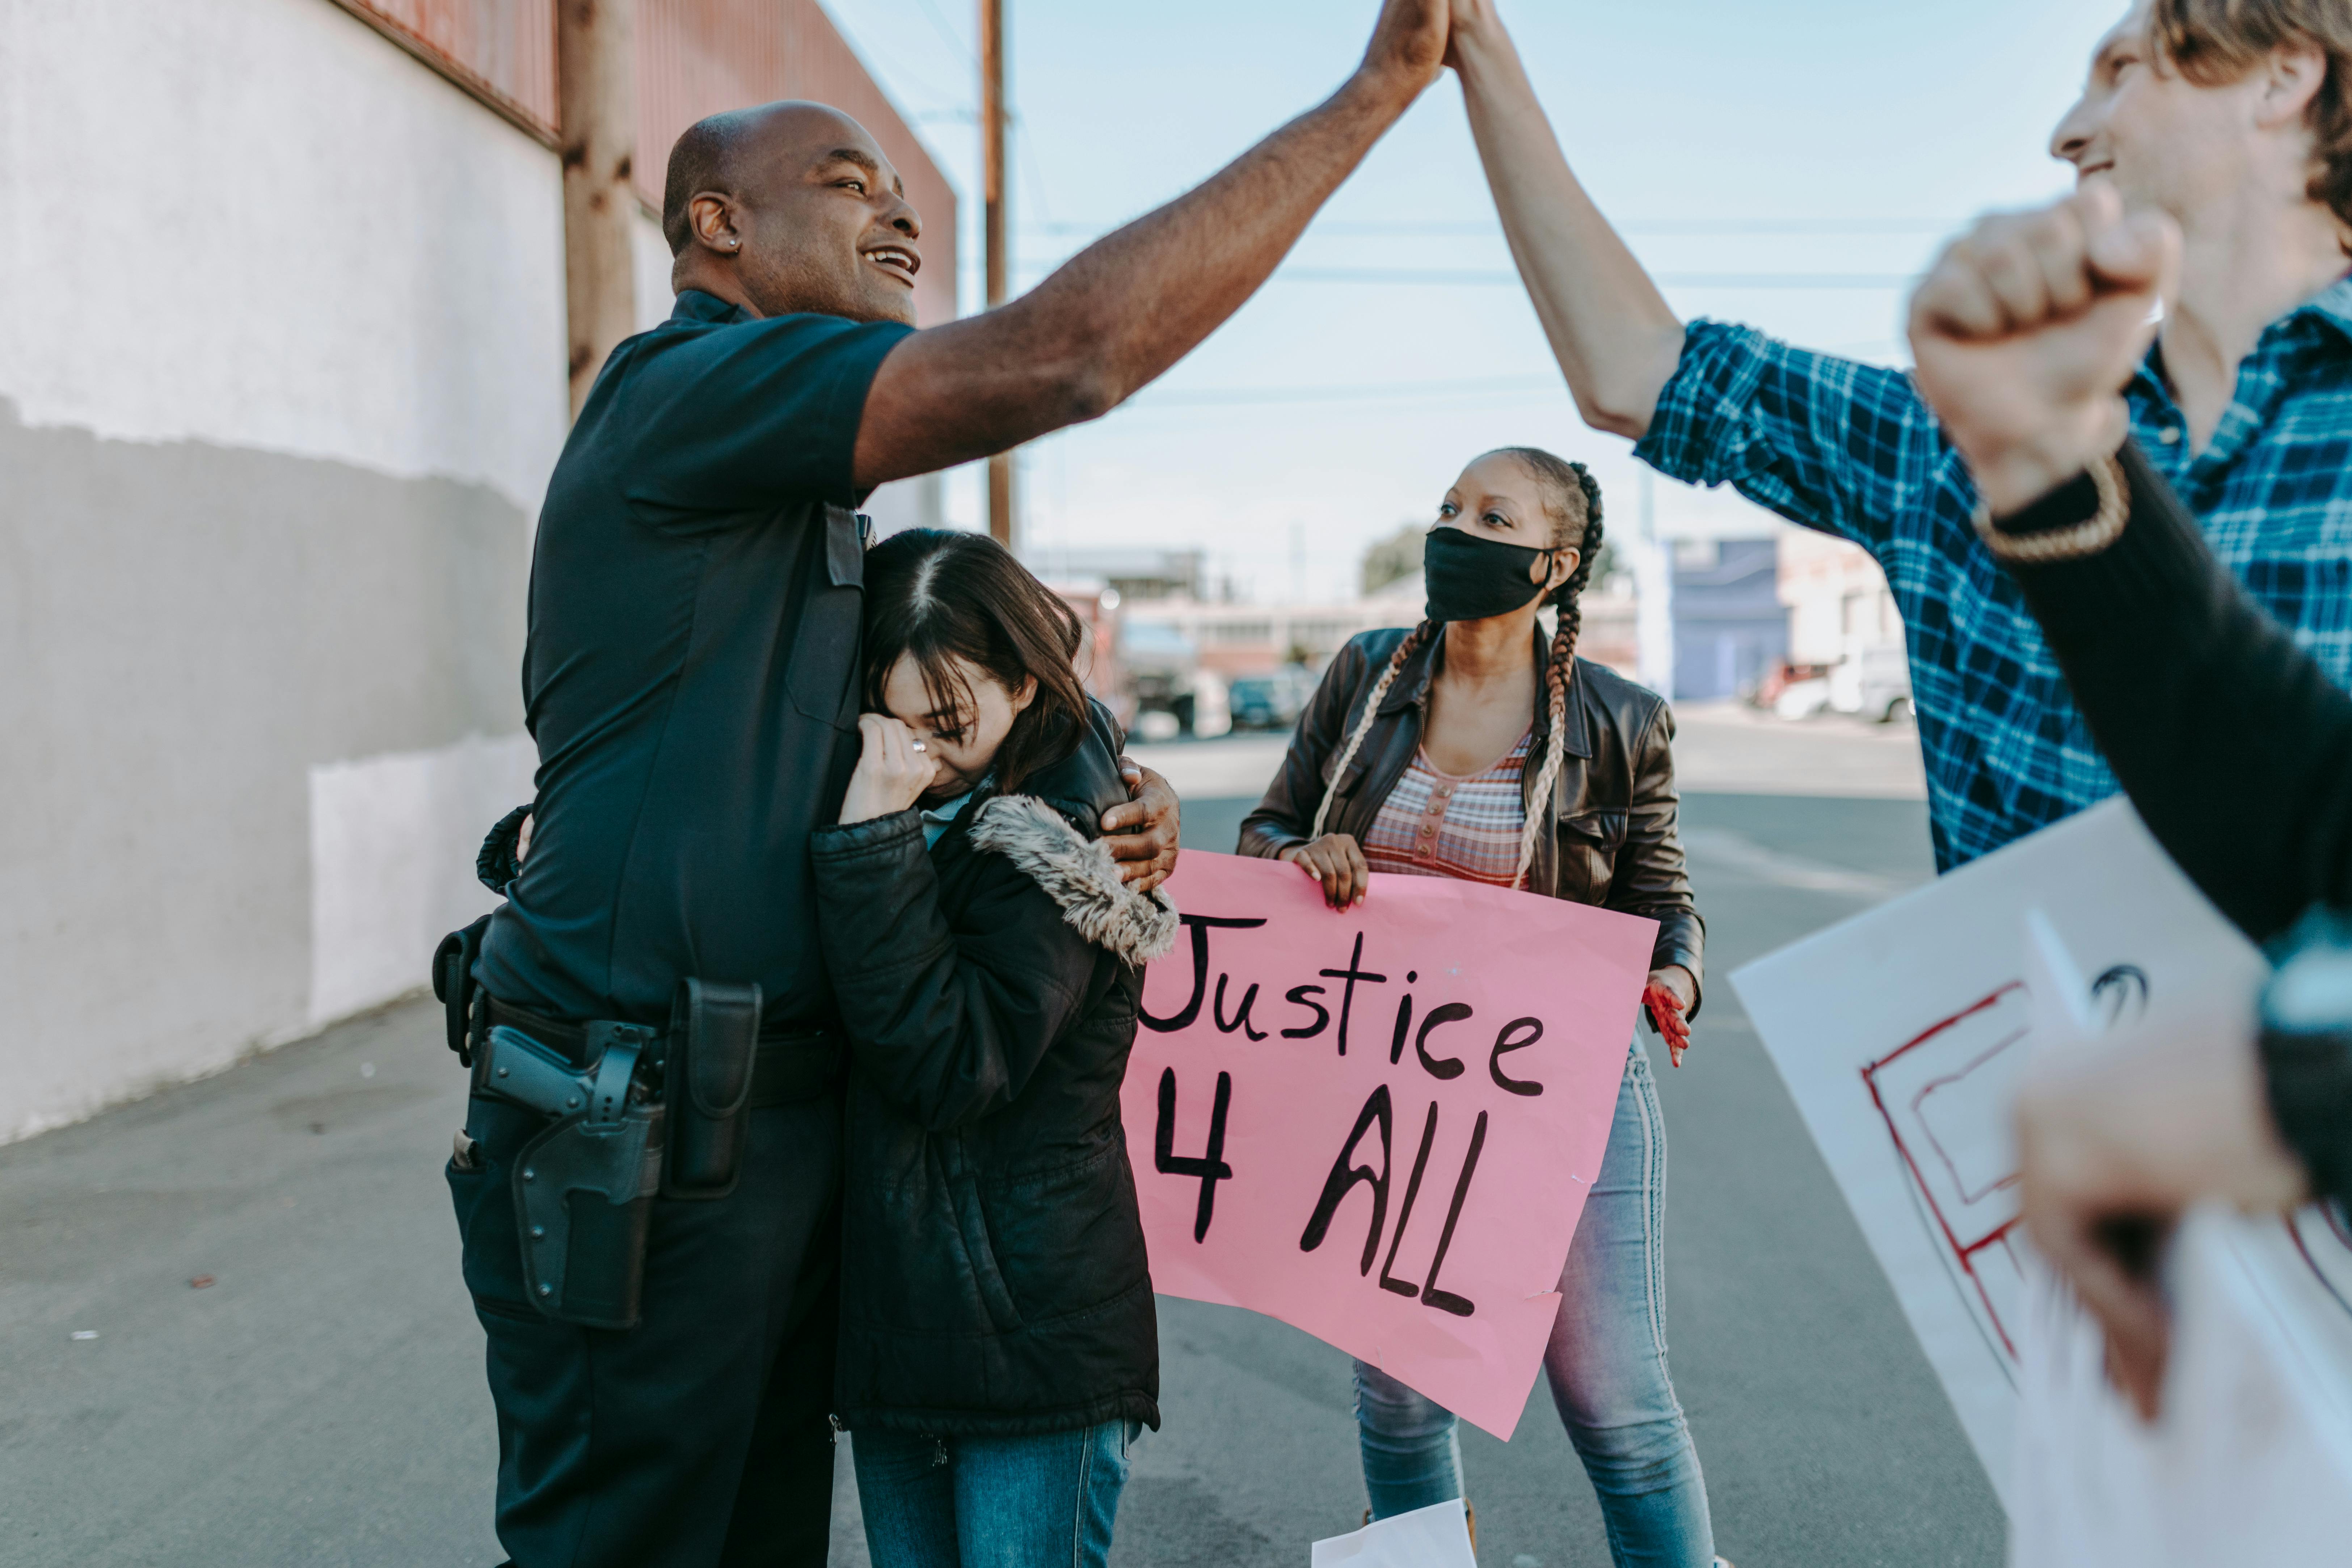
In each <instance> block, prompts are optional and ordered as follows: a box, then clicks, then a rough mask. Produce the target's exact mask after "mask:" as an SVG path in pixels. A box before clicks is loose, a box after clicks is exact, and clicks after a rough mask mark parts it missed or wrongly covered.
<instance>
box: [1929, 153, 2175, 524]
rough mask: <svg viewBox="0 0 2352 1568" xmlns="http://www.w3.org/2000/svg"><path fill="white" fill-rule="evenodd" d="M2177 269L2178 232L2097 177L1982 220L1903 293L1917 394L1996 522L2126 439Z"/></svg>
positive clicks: (2169, 220) (2120, 444)
mask: <svg viewBox="0 0 2352 1568" xmlns="http://www.w3.org/2000/svg"><path fill="white" fill-rule="evenodd" d="M2179 270H2180V231H2179V229H2178V228H2177V227H2175V226H2174V225H2173V223H2172V220H2171V219H2170V218H2168V217H2166V216H2163V215H2161V214H2158V213H2142V214H2136V215H2134V216H2129V217H2126V216H2125V215H2124V210H2123V204H2122V202H2121V201H2120V200H2119V199H2118V198H2117V197H2116V194H2115V192H2114V191H2113V190H2112V189H2111V188H2109V187H2108V186H2107V184H2105V182H2104V181H2093V182H2092V183H2091V184H2087V185H2085V186H2084V188H2083V189H2082V190H2080V191H2078V192H2076V193H2075V194H2074V195H2071V196H2069V197H2067V198H2066V199H2065V200H2064V201H2062V202H2058V203H2055V204H2053V205H2050V206H2047V207H2044V208H2042V209H2041V210H2040V211H2038V212H2028V213H2008V214H2001V215H1999V216H1993V217H1989V218H1986V219H1984V220H1983V221H1982V222H1980V223H1979V224H1978V225H1977V226H1976V227H1975V228H1974V229H1972V230H1970V231H1969V233H1968V234H1967V235H1965V236H1963V237H1961V238H1959V239H1958V240H1955V241H1954V242H1953V243H1952V245H1951V246H1950V247H1949V248H1948V249H1947V250H1946V251H1945V252H1944V254H1943V256H1942V257H1941V258H1939V259H1938V260H1937V263H1936V265H1935V268H1934V269H1933V270H1931V271H1930V272H1929V273H1928V274H1927V279H1926V281H1924V282H1923V283H1921V284H1920V285H1919V290H1918V292H1917V293H1916V294H1914V295H1913V296H1912V297H1911V353H1912V355H1913V357H1914V359H1915V360H1916V363H1917V367H1918V368H1917V370H1916V372H1915V376H1916V381H1917V383H1918V386H1919V391H1920V393H1921V395H1924V396H1925V397H1926V398H1927V401H1928V403H1929V404H1930V405H1933V406H1934V408H1935V410H1936V413H1937V416H1939V417H1940V418H1941V419H1942V420H1943V424H1944V428H1945V430H1946V432H1947V433H1948V434H1949V435H1950V437H1951V438H1952V444H1953V445H1954V446H1956V447H1958V448H1959V449H1960V455H1961V456H1962V457H1964V458H1967V459H1968V464H1969V471H1970V472H1971V473H1973V474H1974V475H1975V476H1976V481H1977V489H1978V492H1979V494H1980V495H1981V496H1983V498H1984V500H1985V502H1986V504H1987V505H1989V506H1990V508H1991V509H1992V510H1993V511H1994V513H1995V514H1996V515H2000V514H2005V513H2009V512H2013V511H2016V510H2019V509H2020V508H2022V507H2024V506H2025V505H2027V504H2028V503H2029V502H2032V501H2033V500H2038V499H2039V498H2041V497H2042V496H2043V495H2046V494H2048V493H2049V492H2050V491H2051V490H2053V489H2056V488H2057V487H2058V486H2060V485H2062V484H2064V483H2065V482H2066V481H2068V480H2069V479H2073V478H2074V476H2076V475H2077V474H2080V473H2081V472H2082V471H2083V470H2084V468H2088V467H2090V465H2091V464H2093V463H2095V462H2096V461H2097V460H2098V459H2100V458H2105V457H2107V456H2109V455H2110V454H2112V453H2113V452H2114V451H2115V449H2116V447H2120V446H2122V445H2123V440H2124V436H2125V434H2126V431H2127V430H2128V429H2129V427H2130V426H2129V423H2128V416H2127V415H2126V412H2125V409H2124V403H2123V397H2122V392H2123V388H2124V385H2125V384H2126V383H2127V382H2128V381H2129V380H2130V379H2131V375H2132V372H2133V370H2134V369H2135V367H2137V365H2138V363H2139V362H2140V358H2141V356H2142V355H2143V354H2145V353H2147V345H2148V342H2149V341H2150V340H2151V339H2152V338H2153V337H2154V335H2155V332H2156V324H2157V319H2158V310H2159V309H2160V307H2161V306H2162V304H2163V303H2164V302H2165V301H2167V300H2169V299H2170V298H2171V297H2172V293H2173V289H2174V287H2175V282H2176V279H2178V277H2179Z"/></svg>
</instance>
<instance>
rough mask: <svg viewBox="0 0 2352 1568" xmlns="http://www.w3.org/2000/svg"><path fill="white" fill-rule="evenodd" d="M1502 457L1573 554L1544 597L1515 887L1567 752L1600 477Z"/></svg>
mask: <svg viewBox="0 0 2352 1568" xmlns="http://www.w3.org/2000/svg"><path fill="white" fill-rule="evenodd" d="M1502 455H1503V456H1505V457H1509V458H1517V459H1518V460H1519V462H1520V463H1521V464H1523V465H1524V466H1525V467H1526V468H1527V470H1528V473H1530V474H1532V475H1534V476H1535V479H1536V482H1537V483H1538V485H1540V486H1541V487H1542V489H1543V492H1544V511H1545V513H1546V515H1548V516H1549V518H1550V519H1551V542H1552V547H1553V548H1554V549H1556V550H1557V549H1573V550H1574V551H1576V552H1577V557H1576V570H1575V571H1573V572H1571V573H1570V574H1568V581H1566V582H1565V583H1562V584H1560V585H1559V587H1558V588H1557V589H1555V590H1554V591H1553V593H1552V595H1551V600H1550V603H1551V605H1552V609H1553V611H1554V612H1555V614H1556V615H1557V616H1558V618H1559V625H1558V626H1556V627H1555V628H1554V629H1553V632H1552V634H1551V657H1550V658H1549V659H1548V660H1547V661H1546V662H1545V666H1544V718H1545V721H1546V730H1547V733H1546V735H1545V738H1544V761H1543V771H1542V772H1540V773H1538V774H1536V787H1535V788H1534V789H1533V790H1531V791H1529V792H1528V800H1529V801H1530V802H1531V803H1533V804H1532V805H1530V806H1529V807H1528V822H1527V826H1526V828H1525V829H1524V830H1523V831H1522V833H1521V835H1520V837H1519V869H1518V874H1517V876H1515V877H1513V878H1512V879H1511V886H1512V887H1514V888H1517V887H1520V886H1523V885H1524V884H1525V883H1526V881H1527V879H1528V867H1529V866H1531V865H1533V864H1534V863H1535V858H1536V842H1537V837H1538V835H1539V834H1541V833H1542V832H1543V831H1544V829H1545V827H1546V826H1548V825H1549V823H1550V820H1551V805H1550V802H1551V792H1552V789H1553V787H1554V786H1555V785H1557V784H1559V770H1560V766H1561V763H1562V761H1563V759H1565V758H1566V756H1567V754H1568V682H1569V677H1570V674H1571V673H1572V672H1573V671H1574V669H1575V666H1576V637H1577V634H1578V633H1579V632H1580V631H1581V630H1583V627H1584V608H1583V605H1582V603H1581V596H1582V595H1583V593H1584V585H1585V584H1587V583H1589V582H1591V580H1592V563H1593V561H1594V560H1595V558H1597V557H1598V556H1599V555H1600V553H1601V481H1600V480H1598V479H1594V478H1593V477H1592V470H1591V469H1590V468H1586V467H1585V466H1584V465H1583V464H1582V463H1571V462H1570V461H1569V460H1568V459H1567V458H1557V457H1554V456H1553V455H1552V454H1551V453H1549V452H1547V451H1545V450H1544V449H1543V448H1541V447H1504V448H1503V449H1502Z"/></svg>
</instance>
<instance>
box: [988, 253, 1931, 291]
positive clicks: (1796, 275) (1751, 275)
mask: <svg viewBox="0 0 2352 1568" xmlns="http://www.w3.org/2000/svg"><path fill="white" fill-rule="evenodd" d="M1066 259H1067V258H1062V259H1061V260H1052V261H1047V260H1043V259H1035V258H1024V259H1023V261H1022V263H1021V268H1022V270H1023V271H1024V272H1027V273H1029V274H1031V275H1032V276H1037V275H1041V274H1043V273H1045V272H1049V271H1051V270H1052V269H1053V268H1056V267H1059V266H1061V265H1062V260H1066ZM1650 277H1651V280H1652V281H1653V282H1654V283H1656V284H1657V285H1658V286H1659V287H1661V288H1664V289H1822V290H1827V291H1832V292H1834V291H1839V290H1847V291H1853V290H1870V289H1889V290H1899V289H1908V288H1910V287H1911V286H1912V285H1913V284H1914V283H1916V282H1917V281H1918V280H1919V274H1916V273H1910V272H1654V273H1652V274H1651V275H1650ZM1269 281H1272V282H1276V283H1372V284H1391V285H1403V286H1408V287H1411V286H1424V287H1437V288H1462V287H1468V288H1502V287H1506V286H1508V287H1511V288H1517V287H1519V286H1521V280H1520V278H1519V275H1518V274H1517V272H1512V271H1503V270H1497V269H1494V268H1454V267H1284V268H1279V269H1278V270H1277V271H1276V273H1275V274H1274V276H1273V278H1272V279H1269Z"/></svg>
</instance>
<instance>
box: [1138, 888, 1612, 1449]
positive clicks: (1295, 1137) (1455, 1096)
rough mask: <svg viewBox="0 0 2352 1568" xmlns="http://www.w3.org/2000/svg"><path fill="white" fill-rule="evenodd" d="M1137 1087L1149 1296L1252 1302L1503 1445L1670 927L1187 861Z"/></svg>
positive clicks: (1150, 993)
mask: <svg viewBox="0 0 2352 1568" xmlns="http://www.w3.org/2000/svg"><path fill="white" fill-rule="evenodd" d="M1169 891H1170V894H1171V897H1172V898H1173V899H1174V900H1175V902H1176V907H1177V908H1178V909H1180V910H1182V911H1183V914H1184V937H1183V939H1182V940H1181V941H1180V942H1178V944H1177V948H1176V951H1175V952H1172V953H1171V954H1170V955H1169V956H1168V957H1166V958H1164V959H1162V960H1160V962H1159V963H1154V964H1153V965H1152V966H1151V969H1150V973H1148V974H1147V975H1146V976H1145V979H1144V988H1143V1011H1144V1026H1143V1027H1142V1028H1141V1029H1140V1030H1139V1031H1138V1032H1137V1036H1136V1042H1135V1055H1134V1057H1133V1058H1132V1059H1131V1060H1130V1061H1129V1064H1128V1069H1127V1081H1126V1085H1125V1088H1124V1089H1123V1091H1122V1100H1123V1106H1124V1115H1125V1120H1126V1123H1127V1142H1128V1149H1129V1156H1130V1158H1131V1159H1132V1160H1133V1163H1134V1165H1135V1184H1136V1191H1137V1194H1138V1195H1139V1198H1140V1200H1141V1203H1142V1207H1143V1228H1144V1235H1145V1237H1146V1238H1147V1240H1148V1241H1149V1244H1150V1251H1151V1277H1152V1282H1153V1284H1154V1285H1155V1286H1156V1287H1157V1288H1158V1289H1160V1290H1162V1291H1164V1292H1166V1293H1167V1294H1169V1295H1172V1296H1187V1297H1191V1298H1192V1299H1193V1300H1201V1301H1217V1302H1223V1303H1225V1304H1227V1305H1230V1306H1236V1307H1248V1308H1251V1309H1253V1310H1256V1311H1260V1312H1265V1313H1266V1314H1268V1315H1269V1316H1272V1317H1276V1318H1280V1319H1281V1320H1282V1321H1285V1322H1286V1323H1291V1324H1295V1325H1296V1326H1297V1327H1299V1328H1301V1329H1304V1330H1306V1331H1307V1332H1308V1333H1310V1334H1313V1335H1315V1336H1316V1337H1317V1338H1318V1339H1322V1340H1326V1341H1328V1342H1330V1343H1332V1344H1334V1345H1337V1346H1339V1348H1340V1349H1341V1350H1344V1351H1347V1352H1349V1353H1351V1354H1353V1355H1356V1356H1359V1357H1360V1358H1362V1359H1363V1360H1365V1361H1368V1362H1370V1363H1375V1364H1376V1365H1379V1366H1381V1368H1383V1369H1384V1370H1386V1371H1387V1372H1388V1373H1391V1375H1392V1376H1395V1377H1397V1378H1399V1379H1401V1380H1402V1382H1404V1383H1405V1384H1408V1385H1410V1386H1411V1387H1413V1388H1415V1389H1418V1390H1420V1391H1421V1392H1422V1393H1423V1394H1426V1395H1428V1396H1429V1397H1430V1398H1432V1399H1434V1400H1436V1401H1437V1402H1438V1403H1440V1404H1442V1405H1445V1406H1446V1407H1447V1408H1448V1409H1450V1410H1452V1411H1454V1413H1455V1414H1456V1415H1460V1416H1462V1417H1463V1418H1464V1419H1465V1420H1468V1421H1472V1422H1475V1423H1476V1424H1477V1425H1478V1426H1483V1427H1485V1428H1486V1430H1487V1431H1489V1432H1492V1433H1494V1434H1495V1435H1496V1436H1500V1437H1503V1438H1505V1439H1508V1438H1509V1436H1510V1435H1511V1431H1512V1429H1513V1428H1514V1427H1515V1426H1517V1424H1518V1419H1519V1412H1520V1410H1521V1408H1522V1407H1523V1406H1524V1405H1526V1404H1527V1398H1528V1389H1529V1388H1530V1387H1532V1386H1533V1384H1534V1382H1535V1375H1536V1372H1537V1369H1538V1366H1539V1365H1540V1364H1541V1363H1542V1359H1543V1348H1544V1342H1545V1340H1546V1338H1547V1337H1548V1336H1549V1334H1550V1332H1551V1325H1552V1318H1553V1316H1554V1313H1555V1311H1556V1310H1557V1308H1558V1306H1559V1294H1558V1286H1559V1273H1560V1268H1561V1266H1562V1264H1564V1263H1565V1262H1566V1261H1567V1258H1568V1245H1569V1241H1570V1238H1571V1237H1573V1235H1574V1234H1575V1231H1576V1220H1577V1216H1578V1215H1580V1214H1581V1213H1582V1212H1583V1209H1584V1198H1585V1194H1586V1193H1588V1192H1589V1191H1591V1186H1592V1180H1593V1177H1594V1175H1595V1174H1596V1173H1598V1171H1599V1169H1600V1166H1601V1152H1602V1150H1603V1149H1604V1148H1605V1147H1606V1145H1607V1143H1608V1139H1609V1122H1610V1118H1611V1116H1612V1113H1613V1112H1614V1110H1615V1109H1616V1103H1617V1085H1618V1081H1619V1079H1621V1078H1622V1075H1623V1073H1624V1068H1625V1051H1626V1047H1627V1046H1628V1044H1629V1043H1630V1042H1631V1040H1632V1038H1633V1023H1634V1014H1635V1009H1636V1008H1637V1007H1639V1005H1641V994H1642V987H1643V980H1644V978H1645V977H1646V975H1647V973H1648V972H1649V964H1650V948H1651V943H1652V942H1653V940H1654V937H1655V935H1656V931H1657V927H1656V924H1655V922H1654V921H1647V920H1641V919H1637V918H1635V917H1633V916H1630V915H1622V914H1614V913H1612V912H1610V911H1608V910H1596V909H1591V908H1588V907H1586V906H1584V905H1581V904H1570V903H1563V902H1560V901H1559V900H1553V899H1543V898H1537V897H1533V896H1531V895H1528V894H1525V893H1509V892H1504V891H1502V890H1500V889H1494V888H1486V887H1480V886H1478V885H1476V884H1475V883H1469V882H1456V881H1451V880H1444V879H1436V878H1424V877H1390V876H1378V877H1375V878H1373V879H1372V890H1371V895H1370V898H1368V899H1367V900H1365V901H1364V902H1363V903H1362V904H1360V905H1359V906H1357V907H1356V908H1354V909H1352V910H1348V911H1346V912H1345V913H1335V912H1334V911H1333V910H1331V909H1329V908H1328V906H1327V905H1326V904H1325V903H1324V902H1323V897H1322V890H1321V887H1320V885H1319V884H1318V883H1316V882H1314V881H1312V880H1310V879H1308V878H1307V876H1306V875H1305V874H1304V873H1302V872H1300V871H1299V870H1298V869H1297V868H1296V867H1292V866H1289V865H1286V864H1284V863H1283V862H1281V861H1278V860H1247V859H1242V858H1237V857H1234V856H1231V855H1206V854H1202V853H1199V852H1197V851H1192V850H1187V851H1186V852H1185V854H1184V857H1183V859H1182V861H1181V863H1180V866H1179V868H1178V870H1177V872H1176V875H1175V877H1174V878H1173V879H1171V881H1170V883H1169Z"/></svg>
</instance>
